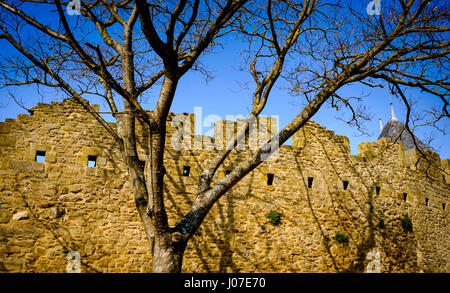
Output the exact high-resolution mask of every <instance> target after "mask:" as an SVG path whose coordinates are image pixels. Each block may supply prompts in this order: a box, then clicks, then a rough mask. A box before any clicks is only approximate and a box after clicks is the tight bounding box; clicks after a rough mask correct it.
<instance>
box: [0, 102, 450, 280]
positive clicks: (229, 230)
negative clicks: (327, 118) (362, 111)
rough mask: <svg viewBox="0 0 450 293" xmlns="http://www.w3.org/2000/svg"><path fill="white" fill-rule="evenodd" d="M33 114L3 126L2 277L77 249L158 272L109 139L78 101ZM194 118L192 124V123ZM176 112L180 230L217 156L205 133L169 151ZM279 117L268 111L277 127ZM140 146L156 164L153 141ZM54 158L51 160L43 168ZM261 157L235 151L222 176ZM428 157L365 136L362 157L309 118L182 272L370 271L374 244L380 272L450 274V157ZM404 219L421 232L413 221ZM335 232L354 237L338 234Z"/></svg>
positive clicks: (85, 255)
mask: <svg viewBox="0 0 450 293" xmlns="http://www.w3.org/2000/svg"><path fill="white" fill-rule="evenodd" d="M94 108H95V109H98V106H94ZM32 110H34V112H33V115H22V114H21V115H19V116H18V117H17V119H14V120H13V119H7V120H6V121H5V122H4V123H0V155H1V156H0V158H1V161H0V271H4V272H65V271H66V266H67V264H68V262H69V261H68V259H67V258H66V257H67V254H68V252H70V251H77V252H78V253H79V255H80V257H81V271H82V272H149V271H150V267H151V255H150V254H149V249H148V242H147V240H146V237H145V233H144V231H143V228H142V224H141V223H140V220H139V217H138V215H137V212H136V210H135V207H134V201H133V195H132V194H131V189H130V184H129V182H128V175H127V172H126V171H125V170H126V168H125V165H124V162H123V160H122V158H121V155H120V153H119V152H118V149H117V145H116V144H115V143H114V141H113V140H112V138H111V137H110V136H109V135H108V133H107V132H106V131H105V130H104V129H103V128H102V127H101V126H100V125H99V124H98V122H96V121H95V120H94V119H93V117H92V116H91V115H90V114H88V113H85V112H84V111H83V109H82V108H81V107H79V106H78V105H77V104H76V103H75V102H74V101H73V100H71V99H68V100H66V101H64V102H62V103H57V102H53V103H51V104H50V105H46V104H39V105H38V106H36V107H35V108H33V109H32ZM184 116H186V117H187V120H189V121H190V122H191V123H190V124H189V123H188V124H186V119H185V120H184V122H185V123H184V127H187V128H190V129H193V123H194V120H195V117H194V116H193V115H192V114H186V115H184ZM179 117H180V116H178V115H177V116H174V115H170V117H169V120H168V121H167V123H168V138H167V142H168V143H167V147H166V150H165V151H166V153H165V167H166V170H167V174H166V177H165V182H166V186H165V191H166V199H165V201H166V206H167V212H168V216H169V223H170V225H175V224H176V223H177V222H178V221H179V220H180V219H181V217H182V216H183V215H184V214H185V213H186V212H187V211H188V210H189V206H190V204H191V203H192V201H193V198H194V196H195V192H196V188H197V183H198V175H199V172H201V170H202V169H203V167H204V164H205V163H206V162H207V161H208V159H209V158H211V157H212V156H214V154H215V151H214V150H213V149H212V148H208V149H207V150H205V148H201V149H200V148H196V147H195V142H196V139H197V141H199V140H198V139H201V138H203V139H204V138H205V137H201V136H192V137H188V141H186V138H183V139H181V141H183V143H186V144H188V142H189V141H190V143H191V149H190V150H189V149H186V148H181V149H180V150H177V149H174V148H173V147H172V145H171V143H169V142H171V141H172V137H173V135H174V134H176V131H175V129H174V128H173V125H177V124H178V122H179V121H177V119H178V118H179ZM182 120H183V119H182ZM221 123H222V124H223V126H220V124H221ZM265 123H266V122H265ZM273 123H274V121H272V120H271V119H267V124H265V125H267V129H268V130H267V131H269V133H272V132H273V129H274V128H273V125H274V124H273ZM111 125H112V127H115V125H114V124H111ZM230 125H231V126H230ZM227 127H233V128H236V127H237V126H236V124H234V123H226V122H220V123H218V124H217V125H216V127H215V128H216V137H215V139H213V140H211V139H209V142H208V143H209V144H214V143H216V144H220V143H221V142H222V141H221V139H222V138H223V139H225V137H226V129H227ZM138 131H139V137H140V138H141V139H142V142H143V141H145V140H146V137H147V135H146V133H145V131H144V130H142V129H140V128H138ZM222 132H223V133H224V135H220V134H219V133H222ZM176 139H177V140H179V138H178V137H176ZM251 140H252V136H251V135H250V137H249V138H247V140H246V142H249V141H251ZM200 141H201V140H200ZM246 146H247V145H246ZM138 150H139V153H140V158H141V160H142V161H144V162H145V160H146V155H147V153H148V150H147V149H146V148H145V144H142V145H139V147H138ZM43 152H45V162H43V163H40V162H36V154H38V155H42V154H43ZM252 153H253V149H251V148H249V147H245V149H243V150H240V151H238V152H236V151H233V152H232V154H231V156H230V157H229V158H228V159H227V160H226V161H225V163H224V167H223V168H222V169H220V170H219V171H218V175H217V176H216V177H217V178H216V179H215V180H216V182H217V180H220V179H222V178H223V177H224V176H226V171H227V170H232V169H233V168H234V167H235V166H236V165H237V164H238V163H239V162H240V161H242V160H244V159H245V158H246V157H247V156H248V155H250V154H252ZM428 155H429V157H430V160H434V161H433V162H434V163H437V164H440V166H441V169H436V168H434V169H433V168H429V166H427V164H425V163H424V162H420V160H419V162H417V161H418V159H419V158H420V157H419V156H418V154H417V153H415V152H412V151H408V152H406V153H405V152H404V151H403V147H402V144H401V143H399V144H394V143H392V142H391V141H390V140H388V139H380V140H378V141H375V142H371V143H363V144H361V145H360V146H359V147H358V155H357V156H353V155H351V154H350V147H349V142H348V139H347V138H346V137H343V136H339V135H335V134H334V133H333V132H332V131H329V130H327V129H325V128H324V127H322V126H320V125H318V124H316V123H314V122H309V123H308V124H307V126H306V127H305V128H304V129H302V130H301V131H299V132H298V133H296V134H295V135H294V137H293V146H282V147H281V148H280V150H279V152H278V154H277V156H278V157H277V159H276V160H270V161H267V162H264V163H263V164H262V165H260V166H259V167H258V168H257V169H255V170H254V171H252V172H251V173H250V174H248V175H247V176H246V177H245V178H244V179H243V180H242V181H241V182H240V183H239V184H237V185H236V186H235V187H234V188H233V189H232V190H231V191H229V192H228V193H227V194H225V195H224V196H223V197H222V198H221V199H220V200H219V202H217V203H216V205H215V206H214V207H213V209H212V210H211V212H210V214H209V215H208V216H207V217H206V219H205V221H204V223H203V224H202V226H201V227H200V229H199V231H198V232H197V233H196V234H195V236H194V237H193V238H192V239H191V241H190V242H189V244H188V247H187V249H186V253H185V257H184V262H183V271H185V272H363V271H365V269H366V267H367V266H368V264H369V262H371V261H372V260H370V259H368V255H369V254H370V253H372V252H373V251H376V253H378V254H379V256H380V264H381V267H380V270H381V272H449V271H450V257H449V256H450V242H449V236H448V235H450V233H449V232H450V231H449V230H450V229H449V225H448V220H449V218H448V210H449V204H450V203H449V188H448V184H449V179H450V178H449V176H448V173H449V172H450V164H449V160H443V161H442V162H440V161H439V156H438V155H437V154H433V153H428ZM94 160H95V167H89V164H92V163H93V161H94ZM186 167H189V168H190V169H189V176H183V173H184V172H185V171H183V169H186ZM442 169H444V170H447V174H445V173H443V172H442ZM424 170H426V172H425V171H424ZM268 174H273V183H272V184H271V185H268V180H267V178H268V176H270V175H268ZM344 181H345V182H346V183H344ZM344 185H345V187H346V188H344ZM272 210H273V211H277V212H280V213H282V217H281V223H280V224H279V225H276V226H274V225H272V224H270V223H269V220H268V218H267V217H266V215H267V213H269V212H270V211H272ZM405 216H408V217H409V218H410V219H411V221H412V229H411V230H407V229H405V228H403V226H402V221H401V219H403V218H405ZM337 233H340V234H345V235H347V236H348V242H347V243H339V242H338V241H337V240H335V239H334V238H335V236H336V234H337ZM369 252H370V253H369Z"/></svg>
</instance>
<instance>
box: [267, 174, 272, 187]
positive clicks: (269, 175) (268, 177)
mask: <svg viewBox="0 0 450 293" xmlns="http://www.w3.org/2000/svg"><path fill="white" fill-rule="evenodd" d="M267 185H273V174H270V173H269V174H267Z"/></svg>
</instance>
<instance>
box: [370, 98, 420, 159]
mask: <svg viewBox="0 0 450 293" xmlns="http://www.w3.org/2000/svg"><path fill="white" fill-rule="evenodd" d="M399 136H400V137H399ZM382 137H388V138H390V139H391V140H393V141H394V140H397V141H401V142H403V147H404V150H405V151H406V150H409V149H411V148H414V147H416V145H415V144H414V138H415V140H416V143H417V146H418V147H419V148H424V147H425V145H424V144H423V143H422V142H421V141H420V140H419V139H418V138H417V137H416V136H413V135H411V134H410V133H409V132H408V130H407V129H406V127H405V125H403V123H401V122H400V121H399V120H398V119H397V118H396V117H395V114H394V108H393V106H392V103H391V119H389V121H388V122H387V123H386V124H385V125H384V127H383V128H382V129H381V132H380V136H378V139H380V138H382Z"/></svg>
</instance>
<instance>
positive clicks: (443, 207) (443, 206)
mask: <svg viewBox="0 0 450 293" xmlns="http://www.w3.org/2000/svg"><path fill="white" fill-rule="evenodd" d="M442 209H443V210H444V211H445V203H442Z"/></svg>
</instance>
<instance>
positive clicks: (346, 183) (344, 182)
mask: <svg viewBox="0 0 450 293" xmlns="http://www.w3.org/2000/svg"><path fill="white" fill-rule="evenodd" d="M342 183H343V184H344V190H347V188H348V181H342Z"/></svg>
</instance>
